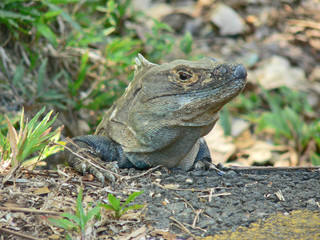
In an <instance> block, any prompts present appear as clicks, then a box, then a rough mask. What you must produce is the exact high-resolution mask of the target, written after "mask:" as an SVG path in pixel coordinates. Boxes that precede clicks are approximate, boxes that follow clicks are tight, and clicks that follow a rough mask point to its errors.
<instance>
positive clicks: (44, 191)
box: [33, 187, 50, 195]
mask: <svg viewBox="0 0 320 240" xmlns="http://www.w3.org/2000/svg"><path fill="white" fill-rule="evenodd" d="M49 192H50V189H49V188H47V187H42V188H39V189H37V190H35V191H34V192H33V193H34V194H36V195H41V194H46V193H49Z"/></svg>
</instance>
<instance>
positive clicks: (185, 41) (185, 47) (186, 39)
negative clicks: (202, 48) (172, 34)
mask: <svg viewBox="0 0 320 240" xmlns="http://www.w3.org/2000/svg"><path fill="white" fill-rule="evenodd" d="M192 44H193V40H192V35H191V33H190V32H186V33H185V34H184V36H183V38H182V40H181V41H180V50H181V51H182V52H183V53H184V54H186V55H187V56H189V55H190V53H191V51H192Z"/></svg>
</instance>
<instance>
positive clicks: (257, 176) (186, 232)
mask: <svg viewBox="0 0 320 240" xmlns="http://www.w3.org/2000/svg"><path fill="white" fill-rule="evenodd" d="M222 171H223V173H222V172H217V171H216V170H209V171H203V170H195V171H190V172H184V171H170V172H169V171H167V170H165V169H160V168H159V169H154V170H150V171H138V170H133V169H130V170H127V169H124V170H121V172H120V174H121V175H123V176H125V177H123V178H121V180H119V179H118V181H117V182H116V183H115V184H113V185H109V186H107V187H102V186H101V184H100V183H98V182H95V181H93V182H89V181H82V180H83V179H82V178H83V177H81V176H79V175H77V174H76V173H74V172H73V171H70V170H69V169H62V170H60V171H59V173H60V174H58V172H56V171H45V172H43V171H42V172H32V173H31V174H27V175H24V177H23V178H21V179H18V180H17V181H16V183H15V185H13V183H12V182H8V183H7V184H6V185H5V187H3V188H2V189H1V190H0V205H1V206H2V207H1V208H0V219H1V221H0V227H1V228H0V232H1V229H3V228H6V229H11V231H13V232H18V233H23V234H27V235H30V236H34V237H38V238H44V239H59V238H61V237H62V236H63V234H64V233H63V232H61V229H60V230H59V229H58V228H57V227H54V226H52V225H49V224H48V223H47V222H46V218H47V217H48V216H49V217H52V216H54V215H55V214H57V213H59V212H60V211H61V210H63V211H70V208H71V209H73V210H74V208H75V197H76V196H77V193H78V189H79V187H80V185H81V182H83V185H84V200H83V203H84V205H87V204H88V203H92V204H93V205H95V204H97V203H98V202H100V201H102V202H106V201H107V194H108V193H112V194H114V195H115V196H117V197H118V198H119V197H120V196H121V198H122V199H126V198H127V195H128V194H130V193H132V192H134V191H144V193H142V194H141V195H140V196H138V198H137V199H136V200H135V202H134V203H141V204H145V205H146V207H145V208H144V209H142V210H139V211H135V212H129V213H128V214H126V215H124V216H123V217H122V218H121V219H120V220H115V219H112V218H110V215H108V213H104V214H102V215H101V216H102V217H101V220H99V221H97V222H95V227H96V231H95V232H92V235H91V237H92V239H94V238H96V239H112V238H114V239H130V236H131V237H132V238H133V239H140V238H142V237H147V238H151V237H157V238H159V239H160V238H164V239H175V238H188V237H192V238H196V237H200V236H201V237H205V236H214V235H215V238H217V239H219V238H223V236H226V235H220V234H223V233H224V234H227V236H228V234H231V232H234V231H237V229H238V228H239V227H248V226H250V224H252V223H257V222H259V221H258V220H260V221H261V222H260V223H261V224H263V223H264V222H265V221H266V220H267V221H268V218H269V217H270V216H273V215H274V214H275V213H278V214H281V215H282V216H288V215H289V216H290V215H291V214H293V213H292V211H294V210H310V211H313V212H314V214H316V213H317V214H318V215H317V216H319V209H320V206H319V202H320V171H319V169H317V168H310V169H290V170H287V169H272V168H267V169H261V170H257V169H252V170H246V169H237V168H234V169H222ZM87 177H88V176H86V177H85V178H84V179H87ZM0 180H2V179H0ZM33 210H34V211H33ZM47 211H49V214H48V213H47ZM304 215H305V216H307V215H306V213H302V216H304ZM311 216H313V215H312V214H311ZM277 219H279V217H278V218H277ZM311 219H312V218H309V220H310V223H308V224H303V222H302V223H301V224H300V225H299V227H297V226H295V230H294V231H297V229H298V228H300V232H302V234H307V233H308V234H309V235H308V236H311V237H310V238H306V239H316V236H318V237H319V236H320V232H319V229H320V221H319V217H318V218H317V219H316V220H315V221H313V225H312V224H311V223H312V221H311ZM285 223H286V221H285ZM288 223H289V222H288ZM278 225H279V223H278ZM290 226H293V225H290V224H289V226H287V225H286V224H284V227H283V228H282V229H281V228H280V230H279V229H275V228H272V229H274V230H275V231H276V232H275V233H273V234H274V235H271V236H277V235H278V234H281V233H286V234H288V233H290V232H291V231H290ZM311 226H313V228H312V229H310V228H311ZM251 227H252V225H251ZM225 231H228V233H226V232H225ZM242 231H243V230H242ZM259 231H260V230H259ZM259 231H258V232H259ZM292 231H293V230H292ZM271 233H272V232H271V231H268V234H271ZM217 234H218V235H217ZM292 234H293V236H294V237H293V239H299V238H296V237H297V236H298V235H296V233H295V232H292ZM1 235H2V236H4V238H3V239H21V238H20V237H21V236H20V237H17V236H12V235H11V236H9V235H7V234H5V233H4V232H1ZM98 236H99V237H98ZM304 236H305V235H304ZM126 237H127V238H126ZM264 237H266V235H264ZM28 239H30V238H28ZM227 239H228V238H227ZM235 239H245V238H241V237H238V238H235ZM280 239H281V238H280ZM282 239H283V238H282Z"/></svg>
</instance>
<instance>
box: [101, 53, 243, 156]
mask: <svg viewBox="0 0 320 240" xmlns="http://www.w3.org/2000/svg"><path fill="white" fill-rule="evenodd" d="M246 77H247V73H246V69H245V68H244V66H243V65H241V64H232V63H223V62H218V61H215V60H213V59H211V58H203V59H201V60H198V61H187V60H176V61H173V62H169V63H164V64H161V65H157V64H154V63H151V62H149V61H147V60H146V59H145V58H144V57H143V56H142V55H140V54H139V55H138V57H137V58H136V67H135V77H134V80H133V81H132V82H131V84H130V85H129V86H128V88H127V89H126V92H125V94H124V95H123V96H122V97H121V98H120V99H119V100H118V101H117V102H116V103H115V104H114V106H113V107H112V108H111V109H110V110H109V111H108V113H107V115H106V116H105V118H104V119H103V122H102V123H101V124H100V127H98V129H97V133H98V134H99V133H101V132H103V131H106V132H107V135H108V136H109V137H111V138H112V139H113V140H115V141H116V142H118V143H120V144H121V145H122V146H123V147H124V149H127V150H128V151H131V150H132V149H133V150H135V149H138V150H141V149H145V150H146V149H147V150H146V151H149V150H150V149H151V150H150V151H152V150H154V148H157V147H159V148H161V147H163V146H165V145H169V144H171V143H172V142H174V141H176V139H179V138H181V135H183V134H187V135H188V137H189V141H190V145H192V144H194V142H195V141H197V139H198V138H199V137H202V136H203V135H205V134H207V133H208V132H209V131H210V130H211V129H212V128H213V126H214V124H215V122H216V121H217V119H218V111H219V110H220V109H221V108H222V107H223V106H224V105H225V104H226V103H227V102H229V101H230V100H231V99H232V98H234V97H235V96H237V95H238V94H239V93H240V92H241V91H242V89H243V88H244V86H245V83H246ZM192 142H193V143H192ZM150 144H151V145H152V146H150ZM148 149H149V150H148Z"/></svg>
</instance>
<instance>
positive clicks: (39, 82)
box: [0, 59, 73, 110]
mask: <svg viewBox="0 0 320 240" xmlns="http://www.w3.org/2000/svg"><path fill="white" fill-rule="evenodd" d="M47 62H48V61H47V59H45V60H44V61H43V62H42V63H41V65H40V67H39V69H38V70H37V78H36V79H35V80H30V79H29V78H28V75H27V74H26V73H25V68H24V67H23V64H22V62H21V63H20V65H18V66H17V68H16V71H15V73H14V76H13V79H12V81H11V84H9V83H7V84H0V89H1V90H2V91H8V90H12V92H13V93H14V94H15V96H16V97H17V96H20V97H21V99H22V102H23V105H24V106H25V107H26V108H29V107H31V106H33V105H35V104H36V103H41V105H51V106H56V107H58V108H60V109H64V110H65V109H66V105H67V103H69V104H73V102H72V101H71V100H69V99H68V97H67V96H66V94H67V93H64V92H63V91H62V90H59V89H54V88H53V87H52V85H53V84H54V83H55V82H56V81H58V80H59V79H60V78H63V77H66V73H65V72H64V71H60V72H59V73H57V74H56V75H55V76H54V77H52V78H51V79H50V80H49V79H48V77H47V76H46V71H47ZM26 82H28V84H26Z"/></svg>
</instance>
